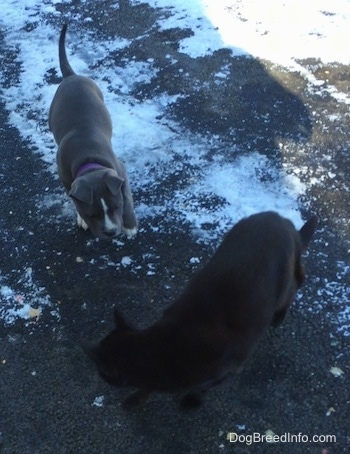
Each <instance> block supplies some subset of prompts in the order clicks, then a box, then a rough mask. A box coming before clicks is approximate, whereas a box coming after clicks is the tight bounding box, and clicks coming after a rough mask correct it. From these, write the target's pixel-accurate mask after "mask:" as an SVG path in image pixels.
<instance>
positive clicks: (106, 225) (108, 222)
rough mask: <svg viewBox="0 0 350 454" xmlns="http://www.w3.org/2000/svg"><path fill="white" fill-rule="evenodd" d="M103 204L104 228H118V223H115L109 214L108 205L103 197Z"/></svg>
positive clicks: (108, 230) (114, 229) (107, 229)
mask: <svg viewBox="0 0 350 454" xmlns="http://www.w3.org/2000/svg"><path fill="white" fill-rule="evenodd" d="M101 205H102V208H103V212H104V230H105V231H106V232H112V231H116V230H118V225H117V224H115V223H114V222H113V221H112V219H111V218H110V217H109V215H108V206H107V204H106V202H105V200H104V199H101Z"/></svg>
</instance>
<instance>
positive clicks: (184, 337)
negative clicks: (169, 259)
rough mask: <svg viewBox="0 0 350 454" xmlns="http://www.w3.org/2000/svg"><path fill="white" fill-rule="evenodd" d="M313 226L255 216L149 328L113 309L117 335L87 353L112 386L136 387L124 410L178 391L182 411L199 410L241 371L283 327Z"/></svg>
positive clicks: (234, 233)
mask: <svg viewBox="0 0 350 454" xmlns="http://www.w3.org/2000/svg"><path fill="white" fill-rule="evenodd" d="M316 227H317V217H316V216H313V217H311V218H310V219H309V221H308V222H306V224H304V226H303V227H302V228H301V229H300V230H299V232H298V231H297V230H296V229H295V228H294V226H293V224H292V223H291V222H290V221H289V220H287V219H285V218H283V217H281V216H279V215H278V214H277V213H274V212H264V213H259V214H255V215H253V216H250V217H248V218H246V219H243V220H241V221H240V222H238V223H237V224H236V225H235V226H234V227H233V228H232V229H231V230H230V231H229V233H228V234H227V235H226V236H225V238H224V240H223V241H222V243H221V245H220V246H219V248H218V249H217V251H216V252H215V254H214V255H213V257H212V258H211V260H210V261H209V263H208V264H207V265H206V266H204V268H203V269H202V270H200V271H199V272H198V273H197V274H196V275H195V276H194V277H193V278H192V280H191V281H190V282H189V284H188V285H187V287H186V288H185V290H184V292H183V293H182V295H181V296H180V297H179V298H178V299H177V301H175V302H174V303H173V304H172V305H170V307H169V308H168V309H167V310H166V311H165V312H164V315H163V317H162V318H161V319H160V320H159V321H158V322H156V323H155V324H154V325H152V326H151V327H150V328H148V329H145V330H138V329H136V328H133V327H131V326H130V325H129V324H128V323H127V322H126V321H125V320H124V319H123V317H122V316H121V314H120V313H119V311H118V310H117V309H116V310H115V323H116V328H115V329H114V330H113V331H112V332H111V333H110V334H109V335H108V336H107V337H105V338H104V339H103V340H102V341H101V342H100V343H99V344H97V345H96V346H94V347H92V348H86V351H87V352H88V354H89V356H90V357H91V358H92V359H93V360H94V362H95V363H96V365H97V368H98V371H99V372H100V374H101V376H102V377H103V378H104V379H105V380H106V381H107V382H108V383H110V384H112V385H115V386H132V387H135V388H137V391H136V392H134V393H133V394H131V395H130V396H129V397H128V398H127V399H126V400H125V401H124V406H126V407H131V406H136V405H139V404H141V403H142V402H144V401H145V400H146V399H147V397H148V395H149V394H150V393H152V392H178V391H180V392H183V393H184V397H183V398H182V400H181V405H182V406H183V407H185V408H189V407H196V406H198V405H200V404H201V397H202V395H204V394H205V392H206V391H207V390H208V389H209V388H210V387H211V386H213V385H214V384H217V383H219V382H221V381H222V380H223V379H224V378H225V376H226V375H227V374H228V373H237V372H239V371H240V370H241V369H242V367H243V365H244V363H245V361H246V360H247V358H249V356H250V355H251V353H252V352H253V350H254V348H255V346H256V344H257V343H258V341H259V339H260V338H261V336H262V335H263V334H264V333H265V332H266V331H267V329H268V327H269V326H270V325H273V326H277V325H279V324H280V323H281V322H282V321H283V319H284V317H285V315H286V313H287V311H288V307H289V305H290V304H291V302H292V301H293V299H294V297H295V293H296V291H297V289H298V288H299V287H300V286H301V284H302V283H303V281H304V273H303V269H302V265H301V254H302V252H303V251H304V250H305V249H306V247H307V246H308V244H309V242H310V240H311V237H312V235H313V234H314V231H315V229H316Z"/></svg>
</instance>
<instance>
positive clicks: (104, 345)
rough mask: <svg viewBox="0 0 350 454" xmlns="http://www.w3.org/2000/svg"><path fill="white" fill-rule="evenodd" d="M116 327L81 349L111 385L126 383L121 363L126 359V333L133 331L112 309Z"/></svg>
mask: <svg viewBox="0 0 350 454" xmlns="http://www.w3.org/2000/svg"><path fill="white" fill-rule="evenodd" d="M114 320H115V324H116V327H115V329H114V330H113V331H112V332H111V333H110V334H108V335H107V336H106V337H105V338H104V339H102V341H101V342H99V343H98V344H97V345H94V346H90V345H83V346H82V347H83V350H84V351H85V353H87V355H88V356H89V357H90V358H91V359H92V360H93V362H94V363H95V364H96V367H97V370H98V372H99V374H100V376H101V377H102V378H103V379H104V380H105V381H106V382H107V383H108V384H110V385H112V386H117V387H119V386H126V385H128V380H127V377H126V376H125V375H124V371H123V368H122V366H121V364H122V363H123V362H124V361H123V359H124V358H126V360H127V361H128V360H129V359H130V358H128V356H129V355H128V348H127V346H125V344H127V338H128V334H130V333H131V332H133V331H135V330H134V328H132V327H131V326H130V325H128V323H127V322H125V320H124V318H123V317H122V315H121V314H120V313H119V311H118V310H117V309H115V310H114Z"/></svg>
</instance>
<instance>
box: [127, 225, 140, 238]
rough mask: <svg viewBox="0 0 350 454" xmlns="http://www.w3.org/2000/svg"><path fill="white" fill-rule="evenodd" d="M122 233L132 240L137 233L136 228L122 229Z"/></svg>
mask: <svg viewBox="0 0 350 454" xmlns="http://www.w3.org/2000/svg"><path fill="white" fill-rule="evenodd" d="M124 233H125V235H126V236H127V237H128V238H133V237H134V236H135V235H136V233H137V227H134V228H132V229H124Z"/></svg>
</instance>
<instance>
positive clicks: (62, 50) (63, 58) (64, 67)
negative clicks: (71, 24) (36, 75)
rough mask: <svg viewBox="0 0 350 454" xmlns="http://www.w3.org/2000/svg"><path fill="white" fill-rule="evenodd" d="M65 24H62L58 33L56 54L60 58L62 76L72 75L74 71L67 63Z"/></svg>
mask: <svg viewBox="0 0 350 454" xmlns="http://www.w3.org/2000/svg"><path fill="white" fill-rule="evenodd" d="M66 31H67V24H64V25H63V27H62V30H61V34H60V41H59V46H58V55H59V59H60V68H61V71H62V75H63V77H69V76H73V75H74V74H75V72H74V71H73V69H72V67H71V65H70V64H69V63H68V59H67V54H66V47H65V39H66Z"/></svg>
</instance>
